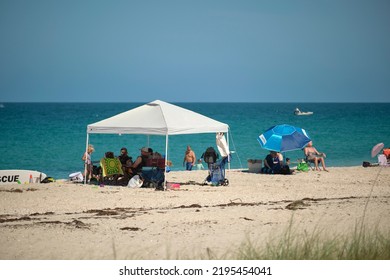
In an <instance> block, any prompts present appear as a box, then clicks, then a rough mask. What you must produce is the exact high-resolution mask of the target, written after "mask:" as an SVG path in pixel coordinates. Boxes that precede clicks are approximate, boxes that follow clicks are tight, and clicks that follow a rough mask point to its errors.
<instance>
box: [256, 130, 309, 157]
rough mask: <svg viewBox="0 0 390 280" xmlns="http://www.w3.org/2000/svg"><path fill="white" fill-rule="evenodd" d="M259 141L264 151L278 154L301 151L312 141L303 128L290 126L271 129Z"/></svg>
mask: <svg viewBox="0 0 390 280" xmlns="http://www.w3.org/2000/svg"><path fill="white" fill-rule="evenodd" d="M257 140H258V141H259V142H260V145H261V147H262V148H263V149H266V150H270V151H276V152H287V151H294V150H300V149H302V148H304V147H305V146H306V145H307V143H309V142H310V141H311V140H310V137H309V135H308V134H307V132H306V131H305V130H304V129H303V128H300V127H296V126H292V125H288V124H280V125H275V126H273V127H270V128H269V129H267V131H266V132H264V133H263V134H261V135H260V136H259V137H258V139H257Z"/></svg>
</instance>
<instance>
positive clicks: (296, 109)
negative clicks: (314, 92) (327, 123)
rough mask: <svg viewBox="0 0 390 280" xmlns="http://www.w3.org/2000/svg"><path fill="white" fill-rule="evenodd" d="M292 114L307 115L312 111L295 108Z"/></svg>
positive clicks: (311, 113)
mask: <svg viewBox="0 0 390 280" xmlns="http://www.w3.org/2000/svg"><path fill="white" fill-rule="evenodd" d="M294 115H296V116H308V115H313V112H302V111H301V110H299V108H295V110H294Z"/></svg>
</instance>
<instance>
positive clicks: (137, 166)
mask: <svg viewBox="0 0 390 280" xmlns="http://www.w3.org/2000/svg"><path fill="white" fill-rule="evenodd" d="M140 151H141V155H140V156H138V157H137V159H136V160H135V161H134V163H133V164H132V165H131V166H130V168H129V169H128V172H129V173H131V174H132V175H135V174H137V173H139V172H141V170H142V167H143V166H145V165H146V161H147V159H148V158H149V157H150V152H149V148H148V147H142V148H141V149H140Z"/></svg>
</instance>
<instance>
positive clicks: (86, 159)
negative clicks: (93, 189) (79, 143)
mask: <svg viewBox="0 0 390 280" xmlns="http://www.w3.org/2000/svg"><path fill="white" fill-rule="evenodd" d="M88 144H89V133H88V132H87V143H86V144H85V152H86V153H88ZM87 161H88V158H87V157H85V162H84V185H85V184H86V183H87Z"/></svg>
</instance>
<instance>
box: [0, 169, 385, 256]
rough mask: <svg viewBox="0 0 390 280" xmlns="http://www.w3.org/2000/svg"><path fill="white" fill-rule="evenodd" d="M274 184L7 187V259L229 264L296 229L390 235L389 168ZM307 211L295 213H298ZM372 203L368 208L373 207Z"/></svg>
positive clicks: (192, 176)
mask: <svg viewBox="0 0 390 280" xmlns="http://www.w3.org/2000/svg"><path fill="white" fill-rule="evenodd" d="M329 170H330V172H323V171H321V172H319V171H309V172H299V173H297V174H295V175H265V174H256V173H249V172H245V171H243V170H238V169H234V170H227V173H226V178H228V179H229V181H230V184H229V186H227V187H222V186H220V187H213V186H201V185H200V184H201V183H202V182H203V180H204V178H205V177H206V176H207V170H206V171H204V170H202V171H190V172H188V171H171V172H169V173H168V174H167V181H168V182H175V183H180V189H178V190H169V191H165V192H162V191H155V190H154V189H145V188H138V189H131V188H128V187H110V186H105V187H98V186H93V185H83V184H74V183H69V182H66V181H63V182H62V181H56V182H54V183H47V184H28V185H8V186H0V193H1V195H0V259H64V260H67V259H76V260H77V259H201V258H204V257H205V256H207V252H212V253H213V255H214V256H216V258H217V259H218V258H224V256H226V254H227V253H228V252H232V251H234V250H237V249H238V247H239V246H240V244H242V243H243V242H245V240H251V241H253V242H254V243H256V244H264V243H265V242H267V240H269V239H270V238H271V237H272V236H275V234H278V233H279V234H282V233H283V231H284V230H286V229H287V228H288V226H289V224H290V222H291V220H292V219H293V222H294V226H296V227H297V232H305V231H307V232H309V233H310V232H312V231H313V230H315V229H320V230H321V231H322V232H323V233H324V234H327V235H335V234H343V233H348V232H350V231H353V229H354V227H355V226H356V224H357V223H358V222H359V221H361V220H363V219H364V224H365V226H367V227H368V228H373V227H375V228H376V227H377V228H378V229H379V230H380V231H384V232H389V231H390V217H389V215H388V213H390V204H389V201H390V188H389V187H390V168H381V167H370V168H363V167H329ZM297 201H301V202H303V204H301V205H300V206H299V207H297V208H296V209H294V210H293V209H289V208H288V206H289V205H290V206H291V203H293V202H297ZM367 202H368V203H367Z"/></svg>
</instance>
